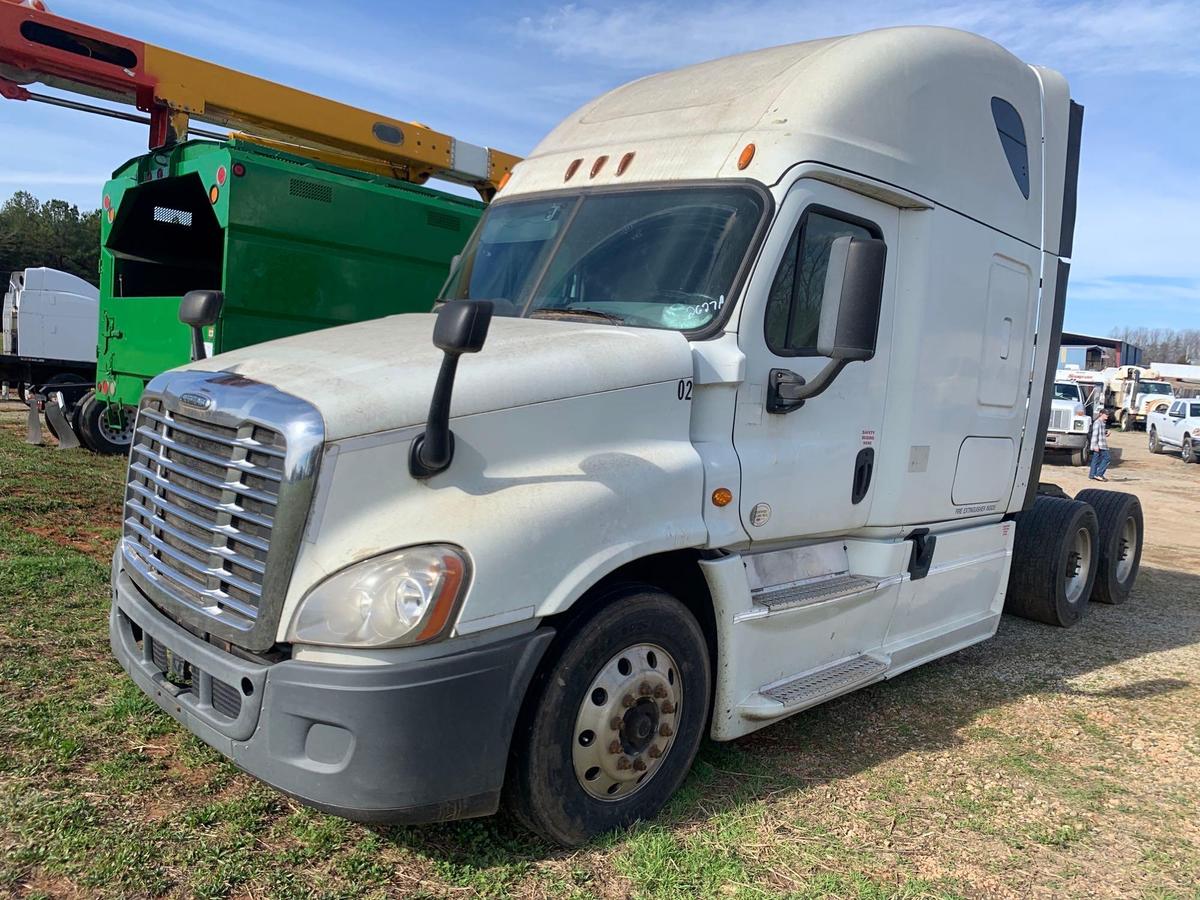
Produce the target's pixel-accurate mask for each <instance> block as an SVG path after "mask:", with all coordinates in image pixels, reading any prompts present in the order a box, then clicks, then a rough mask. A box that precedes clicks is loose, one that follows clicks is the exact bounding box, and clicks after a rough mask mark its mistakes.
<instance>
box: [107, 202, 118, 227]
mask: <svg viewBox="0 0 1200 900" xmlns="http://www.w3.org/2000/svg"><path fill="white" fill-rule="evenodd" d="M116 217H117V211H116V210H115V209H113V208H112V207H111V206H110V207H109V208H108V224H109V225H111V224H112V221H113V219H115V218H116Z"/></svg>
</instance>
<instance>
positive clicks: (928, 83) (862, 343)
mask: <svg viewBox="0 0 1200 900" xmlns="http://www.w3.org/2000/svg"><path fill="white" fill-rule="evenodd" d="M1082 117H1083V110H1082V107H1080V106H1078V105H1077V104H1075V103H1073V102H1072V101H1071V98H1070V93H1069V91H1068V87H1067V83H1066V80H1065V79H1064V78H1063V77H1062V75H1060V74H1059V73H1057V72H1055V71H1053V70H1051V69H1047V68H1042V67H1038V66H1030V65H1027V64H1025V63H1023V62H1022V61H1021V60H1019V59H1018V58H1017V57H1015V56H1013V55H1012V54H1011V53H1009V52H1007V51H1006V50H1004V49H1003V48H1001V47H1000V46H998V45H996V44H994V43H992V42H991V41H988V40H986V39H984V38H981V37H977V36H975V35H970V34H966V33H964V32H961V31H955V30H951V29H944V28H894V29H884V30H880V31H872V32H867V33H865V34H858V35H850V36H842V37H836V38H830V39H827V40H818V41H811V42H807V43H802V44H793V45H790V46H782V47H774V48H771V49H768V50H761V51H757V52H754V53H748V54H744V55H741V56H734V57H729V58H726V59H719V60H715V61H713V62H709V63H703V64H700V65H697V66H692V67H690V68H686V69H682V70H680V71H676V72H668V73H665V74H660V75H655V76H651V77H648V78H642V79H640V80H638V81H635V82H632V83H631V84H627V85H625V86H623V87H620V88H617V89H616V90H613V91H611V92H609V93H608V94H605V95H604V96H602V97H600V98H598V99H596V100H594V101H592V102H591V103H588V104H587V105H586V106H584V107H583V108H582V109H580V110H579V111H577V112H576V113H574V114H572V115H571V116H570V117H568V118H567V119H566V120H565V121H563V122H562V123H561V124H560V125H559V126H558V127H557V128H556V129H555V130H554V131H553V132H551V134H550V135H548V136H547V137H546V138H545V139H544V140H543V141H542V142H541V143H540V144H539V145H538V147H537V148H536V149H535V151H534V152H533V153H532V154H531V155H530V156H529V158H527V159H525V160H524V161H522V162H521V163H519V164H518V165H517V166H516V167H515V168H514V169H513V172H512V177H511V179H510V180H509V181H508V183H507V184H506V185H505V186H504V187H503V188H502V189H501V190H500V192H499V194H498V195H497V197H496V200H495V202H494V203H492V205H491V206H489V207H488V209H487V211H486V212H485V213H484V216H483V218H482V220H481V221H480V224H479V226H478V228H477V229H476V231H475V234H474V235H473V236H472V238H471V240H470V242H469V243H468V244H467V246H466V248H465V249H464V251H463V254H462V257H461V259H460V260H459V262H458V263H457V265H455V267H454V269H453V271H452V272H451V274H450V277H449V279H448V281H447V283H446V286H445V287H444V289H443V292H442V297H441V301H442V302H441V305H440V307H439V308H438V310H437V312H436V314H410V315H401V316H392V317H389V318H385V319H380V320H377V321H373V322H363V323H360V324H357V325H348V326H345V327H342V328H332V329H329V330H326V331H320V332H314V333H312V334H307V335H301V336H297V337H293V338H287V339H285V340H281V341H275V342H271V343H266V344H260V345H257V346H254V347H250V348H246V349H242V350H237V351H234V352H232V353H227V354H222V355H220V356H216V357H213V358H211V359H204V360H200V361H198V362H196V363H193V364H191V365H189V366H186V367H184V368H183V369H180V370H176V371H172V372H167V373H164V374H162V375H160V376H159V377H157V378H155V379H154V380H153V381H152V382H151V383H150V385H149V386H148V387H147V389H146V392H145V394H144V395H143V397H142V401H141V406H140V408H139V411H138V416H137V428H136V435H135V437H134V442H133V445H132V447H131V453H130V464H129V470H128V484H127V492H126V501H125V521H124V530H123V535H122V538H121V542H120V545H119V547H118V549H117V552H116V554H115V556H114V559H113V570H112V586H113V602H112V612H111V617H110V633H111V638H112V646H113V650H114V653H115V655H116V656H117V658H118V659H119V660H120V662H121V664H122V666H123V667H124V668H125V669H126V671H127V672H128V673H129V674H130V676H131V677H132V678H133V679H134V681H135V682H136V683H137V684H138V685H139V686H140V687H141V688H142V690H144V691H145V692H146V694H147V695H148V696H150V697H152V698H153V699H154V700H155V702H157V703H158V704H159V705H160V706H161V707H162V709H163V710H164V711H165V712H167V713H168V714H170V715H172V716H174V717H175V718H177V719H178V720H179V721H180V722H181V723H182V724H183V725H184V726H185V727H186V728H188V729H189V730H191V731H192V732H193V733H195V734H196V735H198V736H200V737H201V738H202V739H203V740H205V741H207V742H208V743H209V744H211V745H212V746H214V747H216V748H218V749H219V750H220V752H221V753H223V754H225V755H226V756H227V757H229V758H231V759H233V760H235V761H236V762H237V764H238V765H239V766H241V767H242V768H243V769H245V770H246V771H248V772H251V773H252V774H254V775H256V776H258V777H259V778H261V779H263V780H264V781H266V782H268V783H270V784H272V785H275V786H276V787H278V788H279V789H281V790H283V791H285V792H287V793H288V794H290V795H292V796H295V797H298V798H300V799H302V800H303V801H304V802H306V803H309V804H312V805H314V806H317V807H320V808H323V809H326V810H331V811H334V812H337V813H339V814H341V815H345V816H348V817H351V818H355V819H362V820H375V821H379V820H390V821H409V822H414V821H415V822H419V821H429V820H438V819H448V818H461V817H465V816H478V815H486V814H488V813H491V812H493V811H494V810H495V809H496V808H497V805H498V803H499V802H500V799H501V797H502V796H504V797H506V798H507V800H508V802H509V803H511V804H512V807H513V810H514V812H515V814H516V815H517V817H518V818H519V819H520V820H521V821H522V822H524V823H525V824H527V825H528V826H530V827H531V828H533V829H535V830H536V831H538V832H539V833H541V834H543V835H545V836H547V837H549V838H550V839H552V840H555V841H558V842H561V843H563V844H578V843H580V842H582V841H585V840H587V839H588V838H589V837H590V836H592V835H595V834H597V833H600V832H604V831H607V830H609V829H612V828H618V827H622V826H624V825H627V824H628V823H630V822H634V821H637V820H639V819H645V818H649V817H652V816H653V815H654V814H655V813H656V812H657V811H658V810H659V809H660V808H661V807H662V805H663V804H664V803H665V802H666V801H667V799H668V798H669V797H670V796H671V794H672V793H673V792H674V791H675V790H676V788H678V787H679V785H680V784H681V783H682V782H683V779H684V778H685V777H686V775H687V772H688V769H689V767H690V766H691V764H692V760H693V759H694V757H695V754H696V751H697V749H698V747H699V746H700V742H701V740H702V739H703V738H704V737H705V736H706V735H707V736H710V737H711V738H713V739H714V740H720V741H726V740H732V739H735V738H738V737H740V736H742V735H745V734H748V733H749V732H752V731H754V730H755V729H758V728H762V727H765V726H767V725H770V724H771V723H773V722H778V721H779V720H781V719H783V718H785V717H787V716H790V715H794V714H796V713H799V712H801V711H802V710H805V709H808V708H809V707H811V706H813V705H815V704H817V703H821V702H823V701H825V700H828V699H830V698H832V697H837V696H839V695H841V694H844V693H846V692H848V691H851V690H854V689H856V688H861V687H864V686H865V685H869V684H872V683H875V682H878V681H880V680H883V679H886V678H892V677H895V676H897V675H899V674H901V673H903V672H906V671H908V670H909V669H912V668H913V667H914V666H918V665H920V664H922V663H924V662H927V661H929V660H932V659H936V658H937V657H940V656H943V655H945V654H947V653H952V652H954V651H955V650H958V649H960V648H963V647H966V646H968V645H971V644H974V643H976V642H978V641H982V640H986V639H988V638H990V637H991V636H992V635H993V634H995V632H996V628H997V625H998V623H999V621H1000V616H1001V613H1002V611H1003V610H1005V609H1008V610H1010V611H1012V612H1014V613H1017V614H1019V615H1023V616H1026V617H1029V618H1032V619H1036V620H1039V621H1042V622H1046V623H1051V624H1055V625H1060V626H1066V625H1071V624H1073V623H1075V622H1076V621H1078V620H1079V618H1080V616H1081V615H1084V614H1085V613H1086V610H1087V608H1088V601H1089V599H1094V600H1099V601H1103V602H1108V603H1119V602H1122V601H1123V600H1125V599H1126V598H1127V597H1128V596H1129V592H1130V589H1131V588H1132V586H1133V582H1134V578H1135V577H1136V575H1137V568H1138V554H1139V552H1140V547H1141V535H1142V526H1141V521H1142V520H1141V512H1140V506H1139V505H1138V500H1137V498H1136V497H1134V496H1132V495H1130V494H1124V493H1116V492H1109V491H1091V492H1084V493H1083V494H1081V495H1080V496H1079V497H1077V498H1075V499H1074V500H1072V499H1069V498H1067V497H1064V496H1047V495H1044V494H1041V493H1040V492H1039V477H1038V476H1039V472H1040V467H1041V457H1042V450H1043V445H1044V441H1045V432H1046V426H1047V421H1048V419H1049V416H1050V397H1051V396H1052V394H1053V391H1052V386H1053V384H1054V380H1055V378H1054V365H1053V364H1054V361H1055V360H1056V359H1057V357H1058V346H1059V337H1060V334H1061V330H1062V319H1063V311H1064V307H1065V303H1066V286H1067V274H1068V269H1069V259H1070V257H1071V252H1072V249H1071V248H1072V235H1073V230H1074V223H1075V185H1076V173H1077V171H1078V169H1077V163H1078V156H1079V141H1080V133H1081V130H1082ZM211 293H215V292H211ZM210 301H211V302H210ZM297 302H302V298H298V299H297ZM215 305H216V304H215V298H214V297H213V296H211V295H210V292H200V293H198V294H197V295H195V296H193V295H189V296H188V297H185V298H184V304H183V307H182V308H181V318H182V319H183V320H184V321H185V322H187V323H188V324H190V325H192V326H193V327H194V328H196V329H200V328H203V327H204V325H205V323H206V322H207V321H210V317H209V315H208V314H206V313H205V312H204V310H205V309H209V308H215ZM1048 639H1049V635H1048ZM846 752H847V753H853V752H854V748H853V747H852V746H847V747H846Z"/></svg>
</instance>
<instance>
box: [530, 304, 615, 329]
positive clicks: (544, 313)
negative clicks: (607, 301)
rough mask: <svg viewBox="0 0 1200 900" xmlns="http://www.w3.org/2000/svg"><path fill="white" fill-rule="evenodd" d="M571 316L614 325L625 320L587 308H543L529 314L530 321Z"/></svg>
mask: <svg viewBox="0 0 1200 900" xmlns="http://www.w3.org/2000/svg"><path fill="white" fill-rule="evenodd" d="M571 316H577V317H579V318H581V319H582V318H589V317H591V318H596V319H603V320H604V321H606V322H611V323H612V324H614V325H622V324H624V322H625V320H624V319H622V318H621V317H620V316H617V315H613V314H612V313H606V312H601V311H600V310H598V309H588V308H587V307H582V306H581V307H577V308H575V309H560V308H558V307H552V306H543V307H541V308H540V309H535V310H534V311H533V312H531V313H530V314H529V318H531V319H567V318H570V317H571Z"/></svg>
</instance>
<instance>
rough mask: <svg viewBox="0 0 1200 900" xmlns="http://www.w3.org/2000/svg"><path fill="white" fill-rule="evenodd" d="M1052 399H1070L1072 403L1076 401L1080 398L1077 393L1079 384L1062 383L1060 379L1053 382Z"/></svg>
mask: <svg viewBox="0 0 1200 900" xmlns="http://www.w3.org/2000/svg"><path fill="white" fill-rule="evenodd" d="M1054 399H1055V400H1070V401H1072V402H1073V403H1078V402H1079V401H1080V400H1081V399H1082V398H1081V397H1080V395H1079V385H1077V384H1070V383H1066V384H1064V383H1063V382H1061V381H1056V382H1055V383H1054Z"/></svg>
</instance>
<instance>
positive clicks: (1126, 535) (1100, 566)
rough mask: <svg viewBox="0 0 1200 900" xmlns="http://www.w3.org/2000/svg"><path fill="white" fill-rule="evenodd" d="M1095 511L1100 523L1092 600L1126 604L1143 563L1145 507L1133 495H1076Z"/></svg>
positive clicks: (1116, 493) (1108, 493)
mask: <svg viewBox="0 0 1200 900" xmlns="http://www.w3.org/2000/svg"><path fill="white" fill-rule="evenodd" d="M1075 499H1076V500H1080V501H1082V502H1084V503H1086V504H1088V506H1090V507H1091V508H1092V509H1094V510H1095V511H1096V519H1097V520H1098V521H1099V524H1100V540H1099V544H1098V546H1099V550H1100V552H1099V554H1098V556H1099V559H1098V561H1097V565H1096V584H1095V586H1094V587H1093V588H1092V599H1093V600H1097V601H1099V602H1100V603H1112V604H1118V603H1124V602H1125V601H1126V600H1128V599H1129V592H1130V591H1132V590H1133V582H1134V580H1135V579H1136V578H1137V573H1138V566H1139V565H1140V563H1141V560H1142V533H1143V525H1142V504H1141V501H1139V500H1138V498H1137V497H1135V496H1134V495H1133V494H1123V493H1121V492H1120V491H1100V490H1087V491H1080V492H1079V493H1078V494H1076V495H1075Z"/></svg>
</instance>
